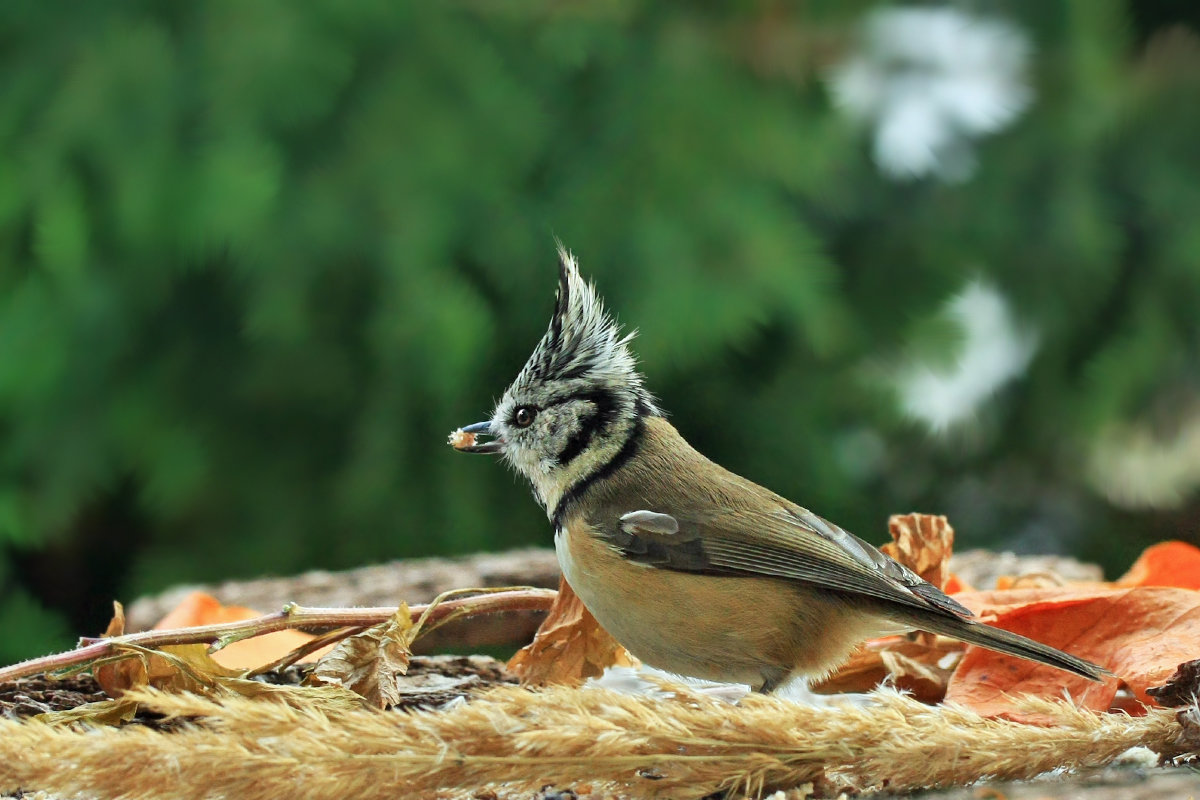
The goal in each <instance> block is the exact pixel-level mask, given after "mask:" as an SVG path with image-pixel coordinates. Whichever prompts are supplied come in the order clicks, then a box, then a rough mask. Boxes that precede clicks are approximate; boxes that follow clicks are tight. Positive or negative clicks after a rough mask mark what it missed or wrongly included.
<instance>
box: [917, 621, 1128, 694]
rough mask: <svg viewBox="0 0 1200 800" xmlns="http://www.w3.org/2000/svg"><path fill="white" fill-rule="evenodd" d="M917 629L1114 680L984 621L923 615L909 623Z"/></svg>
mask: <svg viewBox="0 0 1200 800" xmlns="http://www.w3.org/2000/svg"><path fill="white" fill-rule="evenodd" d="M907 621H908V622H910V623H911V624H912V625H913V627H916V628H919V629H921V630H923V631H929V632H930V633H936V634H940V635H942V636H949V637H950V638H952V639H958V640H959V641H963V642H966V643H968V644H975V645H979V646H980V647H986V648H987V649H988V650H995V651H996V652H997V653H1004V654H1006V655H1010V656H1017V657H1018V658H1025V659H1028V660H1030V661H1037V662H1038V663H1040V664H1049V665H1050V666H1052V667H1057V668H1059V669H1062V670H1066V671H1067V672H1072V673H1074V674H1076V675H1081V676H1083V677H1085V678H1089V679H1091V680H1093V681H1101V680H1104V679H1105V678H1111V677H1113V673H1111V672H1109V671H1108V670H1107V669H1105V668H1104V667H1101V666H1099V665H1098V664H1093V663H1092V662H1090V661H1086V660H1084V659H1082V658H1078V657H1077V656H1073V655H1071V654H1070V653H1064V652H1063V651H1062V650H1058V649H1056V648H1053V647H1051V646H1049V645H1046V644H1042V643H1041V642H1035V641H1034V640H1033V639H1029V638H1026V637H1024V636H1021V635H1020V634H1016V633H1012V632H1010V631H1006V630H1003V629H1001V628H994V627H992V626H991V625H985V624H983V623H982V622H975V621H974V620H969V619H964V618H953V617H949V616H945V617H943V616H942V615H940V614H939V615H936V616H934V615H928V616H926V615H920V617H918V618H916V619H910V620H907Z"/></svg>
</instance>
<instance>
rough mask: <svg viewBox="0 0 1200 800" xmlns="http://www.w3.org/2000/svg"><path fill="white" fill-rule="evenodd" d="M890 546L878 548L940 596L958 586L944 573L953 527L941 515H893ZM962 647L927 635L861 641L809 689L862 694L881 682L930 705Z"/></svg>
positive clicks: (947, 571) (941, 691)
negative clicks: (844, 659) (925, 582)
mask: <svg viewBox="0 0 1200 800" xmlns="http://www.w3.org/2000/svg"><path fill="white" fill-rule="evenodd" d="M888 532H889V533H891V535H892V542H891V543H889V544H885V545H883V547H881V548H880V549H881V550H882V551H883V552H884V553H886V554H887V555H889V556H891V557H892V558H894V559H896V560H897V561H899V562H900V563H901V564H903V565H904V566H906V567H908V568H909V569H911V570H912V571H913V572H915V573H917V575H919V576H921V577H922V578H924V579H925V580H927V581H929V582H930V583H932V584H933V585H934V586H937V587H938V588H940V589H943V590H946V591H952V590H958V589H960V588H962V586H961V584H960V583H959V582H958V581H957V579H956V578H955V577H954V576H953V575H952V574H951V572H950V556H951V554H952V551H953V549H954V528H952V527H951V526H950V523H949V521H948V520H947V519H946V518H945V517H942V516H934V515H932V514H903V515H899V514H898V515H894V516H892V517H891V518H890V519H889V520H888ZM962 648H963V646H962V644H960V643H959V642H956V641H954V640H952V639H946V638H944V637H939V636H935V635H933V634H931V633H917V634H914V635H912V636H887V637H884V638H882V639H873V640H871V641H869V642H865V643H864V644H862V645H861V646H859V648H858V649H857V650H855V652H854V654H853V655H851V657H850V660H849V661H848V662H846V664H845V665H843V666H842V667H841V668H840V669H838V670H837V671H836V672H834V673H833V674H832V675H830V676H829V677H828V678H825V679H824V680H822V681H819V682H817V683H814V685H813V686H812V688H813V690H814V691H817V692H865V691H867V690H869V689H872V688H874V687H875V686H878V685H879V684H880V683H882V682H883V681H884V680H885V679H889V678H890V679H891V680H892V682H893V683H894V684H895V685H896V686H898V687H899V688H901V689H904V690H906V691H910V692H912V693H913V694H914V695H915V696H916V697H918V698H919V699H921V700H924V701H926V702H930V703H935V702H937V701H938V700H940V699H941V698H942V695H944V694H945V692H946V685H947V682H948V681H949V678H950V674H951V673H952V672H953V671H954V664H955V663H957V659H956V658H955V654H957V653H960V652H961V651H962Z"/></svg>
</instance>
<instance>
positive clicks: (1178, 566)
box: [1116, 542, 1200, 589]
mask: <svg viewBox="0 0 1200 800" xmlns="http://www.w3.org/2000/svg"><path fill="white" fill-rule="evenodd" d="M1116 584H1117V585H1118V586H1175V587H1178V588H1180V589H1200V550H1198V549H1196V548H1195V547H1193V546H1192V545H1190V544H1187V543H1186V542H1160V543H1158V544H1156V545H1151V546H1150V547H1147V548H1146V549H1145V550H1144V551H1142V554H1141V555H1140V556H1139V557H1138V560H1137V561H1135V562H1133V566H1132V567H1130V568H1129V571H1128V572H1126V573H1125V574H1124V575H1122V576H1121V577H1120V578H1118V579H1117V580H1116Z"/></svg>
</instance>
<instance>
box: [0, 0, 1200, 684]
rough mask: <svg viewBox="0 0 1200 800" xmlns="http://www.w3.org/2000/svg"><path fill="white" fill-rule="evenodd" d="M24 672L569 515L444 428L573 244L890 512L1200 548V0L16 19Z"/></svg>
mask: <svg viewBox="0 0 1200 800" xmlns="http://www.w3.org/2000/svg"><path fill="white" fill-rule="evenodd" d="M0 41H3V47H2V48H0V60H2V63H3V75H4V80H3V81H0V248H2V252H3V256H2V258H0V630H3V631H4V632H5V634H4V636H2V637H0V662H3V663H8V662H11V661H13V660H16V659H17V658H20V657H24V656H29V655H34V654H38V653H42V652H46V651H49V650H51V649H54V648H62V647H66V646H69V645H70V644H71V643H72V641H73V639H74V637H75V636H77V635H79V634H81V633H86V634H95V633H97V632H98V631H99V630H101V629H102V628H103V625H104V622H105V621H106V620H107V618H108V616H109V614H110V609H111V606H110V601H111V599H113V598H119V599H122V600H131V599H133V598H135V597H137V596H138V595H140V594H143V593H146V592H152V591H157V590H160V589H162V588H164V587H167V586H169V585H172V584H175V583H179V582H182V581H212V580H219V579H227V578H238V577H250V576H256V575H261V574H277V575H285V574H290V573H294V572H298V571H301V570H305V569H311V568H316V567H320V568H327V569H340V568H348V567H353V566H359V565H363V564H368V563H372V562H378V561H382V560H388V559H394V558H403V557H414V556H423V555H432V554H453V553H467V552H475V551H481V550H500V549H504V548H510V547H514V546H517V545H524V544H541V545H545V546H549V545H550V544H551V532H550V530H549V527H548V525H547V522H546V519H545V517H544V515H543V514H542V512H541V511H540V510H539V509H538V507H537V506H536V505H535V503H534V502H533V501H532V500H531V498H530V492H529V491H528V489H527V488H526V487H525V486H524V484H522V483H521V482H519V481H518V480H517V479H516V478H515V477H514V476H513V475H512V474H511V473H510V472H508V471H507V470H506V469H505V468H504V467H502V466H501V465H500V464H499V463H498V462H496V461H494V460H492V459H485V458H478V457H466V456H462V455H459V454H456V453H454V452H453V451H451V450H450V448H448V447H447V446H446V444H445V441H446V434H447V433H448V432H449V431H450V430H452V429H453V428H455V427H457V426H459V425H463V424H466V423H470V422H475V421H476V420H479V419H483V418H485V417H486V416H487V415H488V413H489V411H490V408H491V404H492V402H493V401H494V399H495V398H496V397H498V396H499V394H500V393H501V392H502V391H503V389H504V387H505V386H506V385H507V383H508V381H509V380H510V379H511V378H512V377H513V376H514V375H515V374H516V371H517V370H518V368H519V367H520V366H521V364H522V363H523V362H524V360H525V357H526V356H527V355H528V353H529V351H530V349H531V348H532V346H533V344H534V343H535V342H536V341H537V339H538V338H539V337H540V336H541V334H542V332H543V331H544V329H545V326H546V323H547V320H548V318H549V314H550V310H551V307H552V303H553V292H554V286H555V280H556V278H555V275H556V272H555V269H556V268H555V257H554V242H553V239H554V237H555V236H558V237H561V238H562V240H563V241H564V243H565V244H566V245H567V246H569V247H570V248H571V249H572V250H573V251H574V252H575V254H576V255H577V256H578V258H579V260H580V262H581V265H582V267H583V270H584V271H585V273H587V274H589V275H591V276H592V277H594V279H595V280H596V282H597V284H598V286H599V288H600V290H601V292H602V294H603V295H604V296H605V297H606V298H607V300H608V303H609V305H610V306H611V307H612V308H613V309H614V310H615V311H616V312H617V314H618V316H619V317H620V319H621V320H622V322H624V323H625V324H626V325H628V326H630V327H636V328H638V329H639V330H640V331H641V333H640V336H639V338H638V339H637V342H636V349H637V351H638V352H639V354H640V357H641V363H642V366H643V368H644V371H645V373H646V374H647V376H648V385H649V387H650V388H651V390H652V391H654V392H655V393H656V394H657V395H658V396H659V398H660V399H661V401H662V403H663V405H664V406H665V407H666V408H667V409H668V410H670V412H671V414H672V419H673V421H674V422H675V424H676V425H677V426H678V427H679V428H680V429H681V430H682V431H683V432H684V434H685V435H686V436H688V437H689V438H690V439H691V440H692V442H693V443H694V444H696V445H697V446H698V447H699V448H700V449H701V450H702V451H703V452H705V453H707V454H708V455H710V456H712V457H714V458H715V459H717V460H718V461H720V462H722V463H723V464H725V465H726V466H728V467H730V468H732V469H734V470H736V471H738V472H741V473H743V474H745V475H747V476H749V477H751V478H753V479H755V480H757V481H759V482H761V483H763V484H766V485H767V486H769V487H771V488H773V489H775V490H777V491H779V492H781V493H783V494H785V495H787V496H789V497H791V498H794V499H796V500H797V501H799V502H801V503H803V504H805V505H807V506H809V507H811V508H812V509H814V510H815V511H817V512H818V513H820V514H822V515H824V516H827V517H829V518H830V519H833V520H836V521H838V522H839V523H841V524H842V525H844V526H846V527H847V528H849V529H850V530H853V531H855V532H857V533H858V534H859V535H861V536H863V537H864V538H866V539H868V540H870V541H875V542H882V541H884V540H886V539H887V533H886V528H885V520H886V518H887V516H888V515H889V514H891V513H898V512H907V511H914V510H916V511H925V512H931V513H944V514H947V515H948V516H949V517H950V520H951V521H952V523H953V524H954V525H955V527H956V528H957V530H958V532H959V547H960V548H967V547H981V546H982V547H989V548H996V549H1013V550H1016V551H1018V552H1042V553H1070V554H1074V555H1076V556H1079V557H1081V558H1084V559H1089V560H1095V561H1098V562H1100V563H1102V564H1103V565H1104V566H1105V567H1106V569H1107V571H1108V574H1109V576H1110V577H1111V576H1114V575H1116V574H1119V573H1120V572H1121V571H1123V569H1124V568H1125V566H1127V564H1128V563H1129V561H1130V560H1131V559H1132V558H1133V557H1134V555H1135V554H1136V553H1137V552H1138V551H1140V550H1141V548H1142V547H1144V546H1145V545H1146V544H1148V543H1151V542H1154V541H1158V540H1160V539H1164V538H1181V539H1185V540H1190V541H1194V542H1195V541H1200V491H1198V487H1200V224H1198V223H1197V216H1198V214H1200V6H1197V5H1196V4H1194V3H1189V2H1185V0H1125V1H1124V2H1118V1H1116V0H1073V1H1068V0H1054V1H1051V2H1036V3H1035V2H1015V1H1014V2H1003V1H1002V0H995V1H994V2H986V1H983V0H981V1H980V2H963V3H956V4H938V3H932V4H930V3H922V4H895V5H879V4H874V3H862V2H832V1H831V2H824V3H822V2H803V3H801V2H783V1H782V0H779V1H777V2H736V3H733V2H731V3H722V4H686V5H684V4H668V3H656V2H651V0H613V2H586V3H585V2H563V1H562V0H515V1H514V2H505V3H492V2H485V1H484V0H479V1H478V2H470V1H469V0H467V1H464V2H452V3H419V2H395V1H394V0H388V1H387V2H357V3H344V2H341V0H307V1H306V2H294V1H291V2H271V1H270V0H261V1H256V2H244V0H197V2H193V3H177V2H169V1H168V0H142V1H141V2H128V3H102V4H78V3H68V2H65V1H63V0H57V1H56V2H51V1H49V0H43V1H42V2H8V3H4V4H3V5H2V6H0Z"/></svg>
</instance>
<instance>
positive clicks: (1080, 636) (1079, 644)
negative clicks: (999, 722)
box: [946, 585, 1200, 721]
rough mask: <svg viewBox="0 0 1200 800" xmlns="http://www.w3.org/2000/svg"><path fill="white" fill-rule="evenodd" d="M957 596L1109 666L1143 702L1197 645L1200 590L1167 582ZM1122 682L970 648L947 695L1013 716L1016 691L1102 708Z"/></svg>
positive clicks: (990, 618) (1003, 622)
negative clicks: (1179, 587) (1072, 673)
mask: <svg viewBox="0 0 1200 800" xmlns="http://www.w3.org/2000/svg"><path fill="white" fill-rule="evenodd" d="M955 599H956V600H958V601H959V602H961V603H962V604H963V605H965V606H967V607H968V608H970V609H971V610H972V611H974V612H975V613H976V614H978V615H979V616H980V617H981V619H982V620H983V621H985V622H988V623H990V624H995V625H997V626H998V627H1001V628H1004V629H1006V630H1010V631H1013V632H1014V633H1019V634H1022V635H1024V636H1028V637H1030V638H1032V639H1036V640H1038V641H1040V642H1044V643H1045V644H1048V645H1050V646H1051V647H1057V648H1059V649H1061V650H1066V651H1067V652H1069V653H1071V654H1073V655H1076V656H1079V657H1080V658H1086V659H1087V660H1089V661H1092V662H1095V663H1097V664H1100V665H1101V666H1104V667H1107V668H1108V669H1110V670H1112V671H1113V672H1114V673H1116V674H1117V675H1118V676H1119V678H1120V679H1121V680H1123V681H1124V682H1125V684H1126V685H1127V686H1128V688H1129V689H1130V691H1131V692H1132V693H1133V694H1134V696H1135V697H1136V698H1137V699H1138V700H1139V701H1141V702H1143V703H1147V704H1151V705H1152V704H1153V703H1154V698H1153V697H1152V696H1151V695H1150V694H1148V693H1147V690H1148V689H1149V688H1150V687H1151V686H1160V685H1162V684H1164V683H1165V682H1166V681H1167V679H1168V678H1169V677H1170V676H1171V675H1172V673H1173V672H1174V671H1175V669H1176V667H1177V666H1178V665H1179V664H1181V663H1182V662H1184V661H1188V660H1190V659H1192V658H1193V657H1194V656H1195V655H1196V652H1197V650H1198V649H1200V592H1195V591H1192V590H1190V589H1178V588H1174V587H1165V586H1133V587H1122V586H1111V585H1110V586H1094V585H1082V586H1064V587H1058V588H1052V589H1024V590H1007V591H995V592H971V593H966V594H960V595H957V596H956V597H955ZM1121 680H1118V679H1117V678H1109V679H1107V680H1104V681H1101V682H1095V681H1089V680H1087V679H1085V678H1080V677H1076V676H1074V675H1070V674H1067V673H1065V672H1063V671H1061V670H1057V669H1054V668H1053V667H1048V666H1045V665H1043V664H1035V663H1033V662H1031V661H1025V660H1023V659H1018V658H1013V657H1011V656H1005V655H1002V654H1000V653H993V652H992V651H990V650H984V649H982V648H979V647H968V648H967V651H966V654H965V655H964V656H963V660H962V663H961V664H959V667H958V670H957V671H956V672H955V674H954V676H953V677H952V678H951V680H950V685H949V687H948V688H947V692H946V700H947V701H954V702H957V703H960V704H962V705H964V706H966V707H968V708H970V709H972V710H974V711H977V712H979V713H980V714H983V715H985V716H1004V717H1008V718H1010V719H1017V718H1020V719H1024V720H1026V721H1030V720H1028V718H1027V717H1023V716H1020V715H1013V714H1012V713H1010V712H1011V709H1012V698H1013V697H1014V696H1017V695H1021V694H1031V695H1038V696H1042V697H1062V696H1064V694H1068V695H1070V697H1071V698H1072V699H1073V700H1074V701H1075V702H1076V703H1077V704H1078V705H1079V706H1081V707H1083V708H1087V709H1091V710H1094V711H1105V710H1107V709H1108V708H1109V707H1110V706H1111V705H1112V702H1113V699H1114V697H1115V696H1116V693H1117V689H1118V688H1119V686H1120V683H1121Z"/></svg>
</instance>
